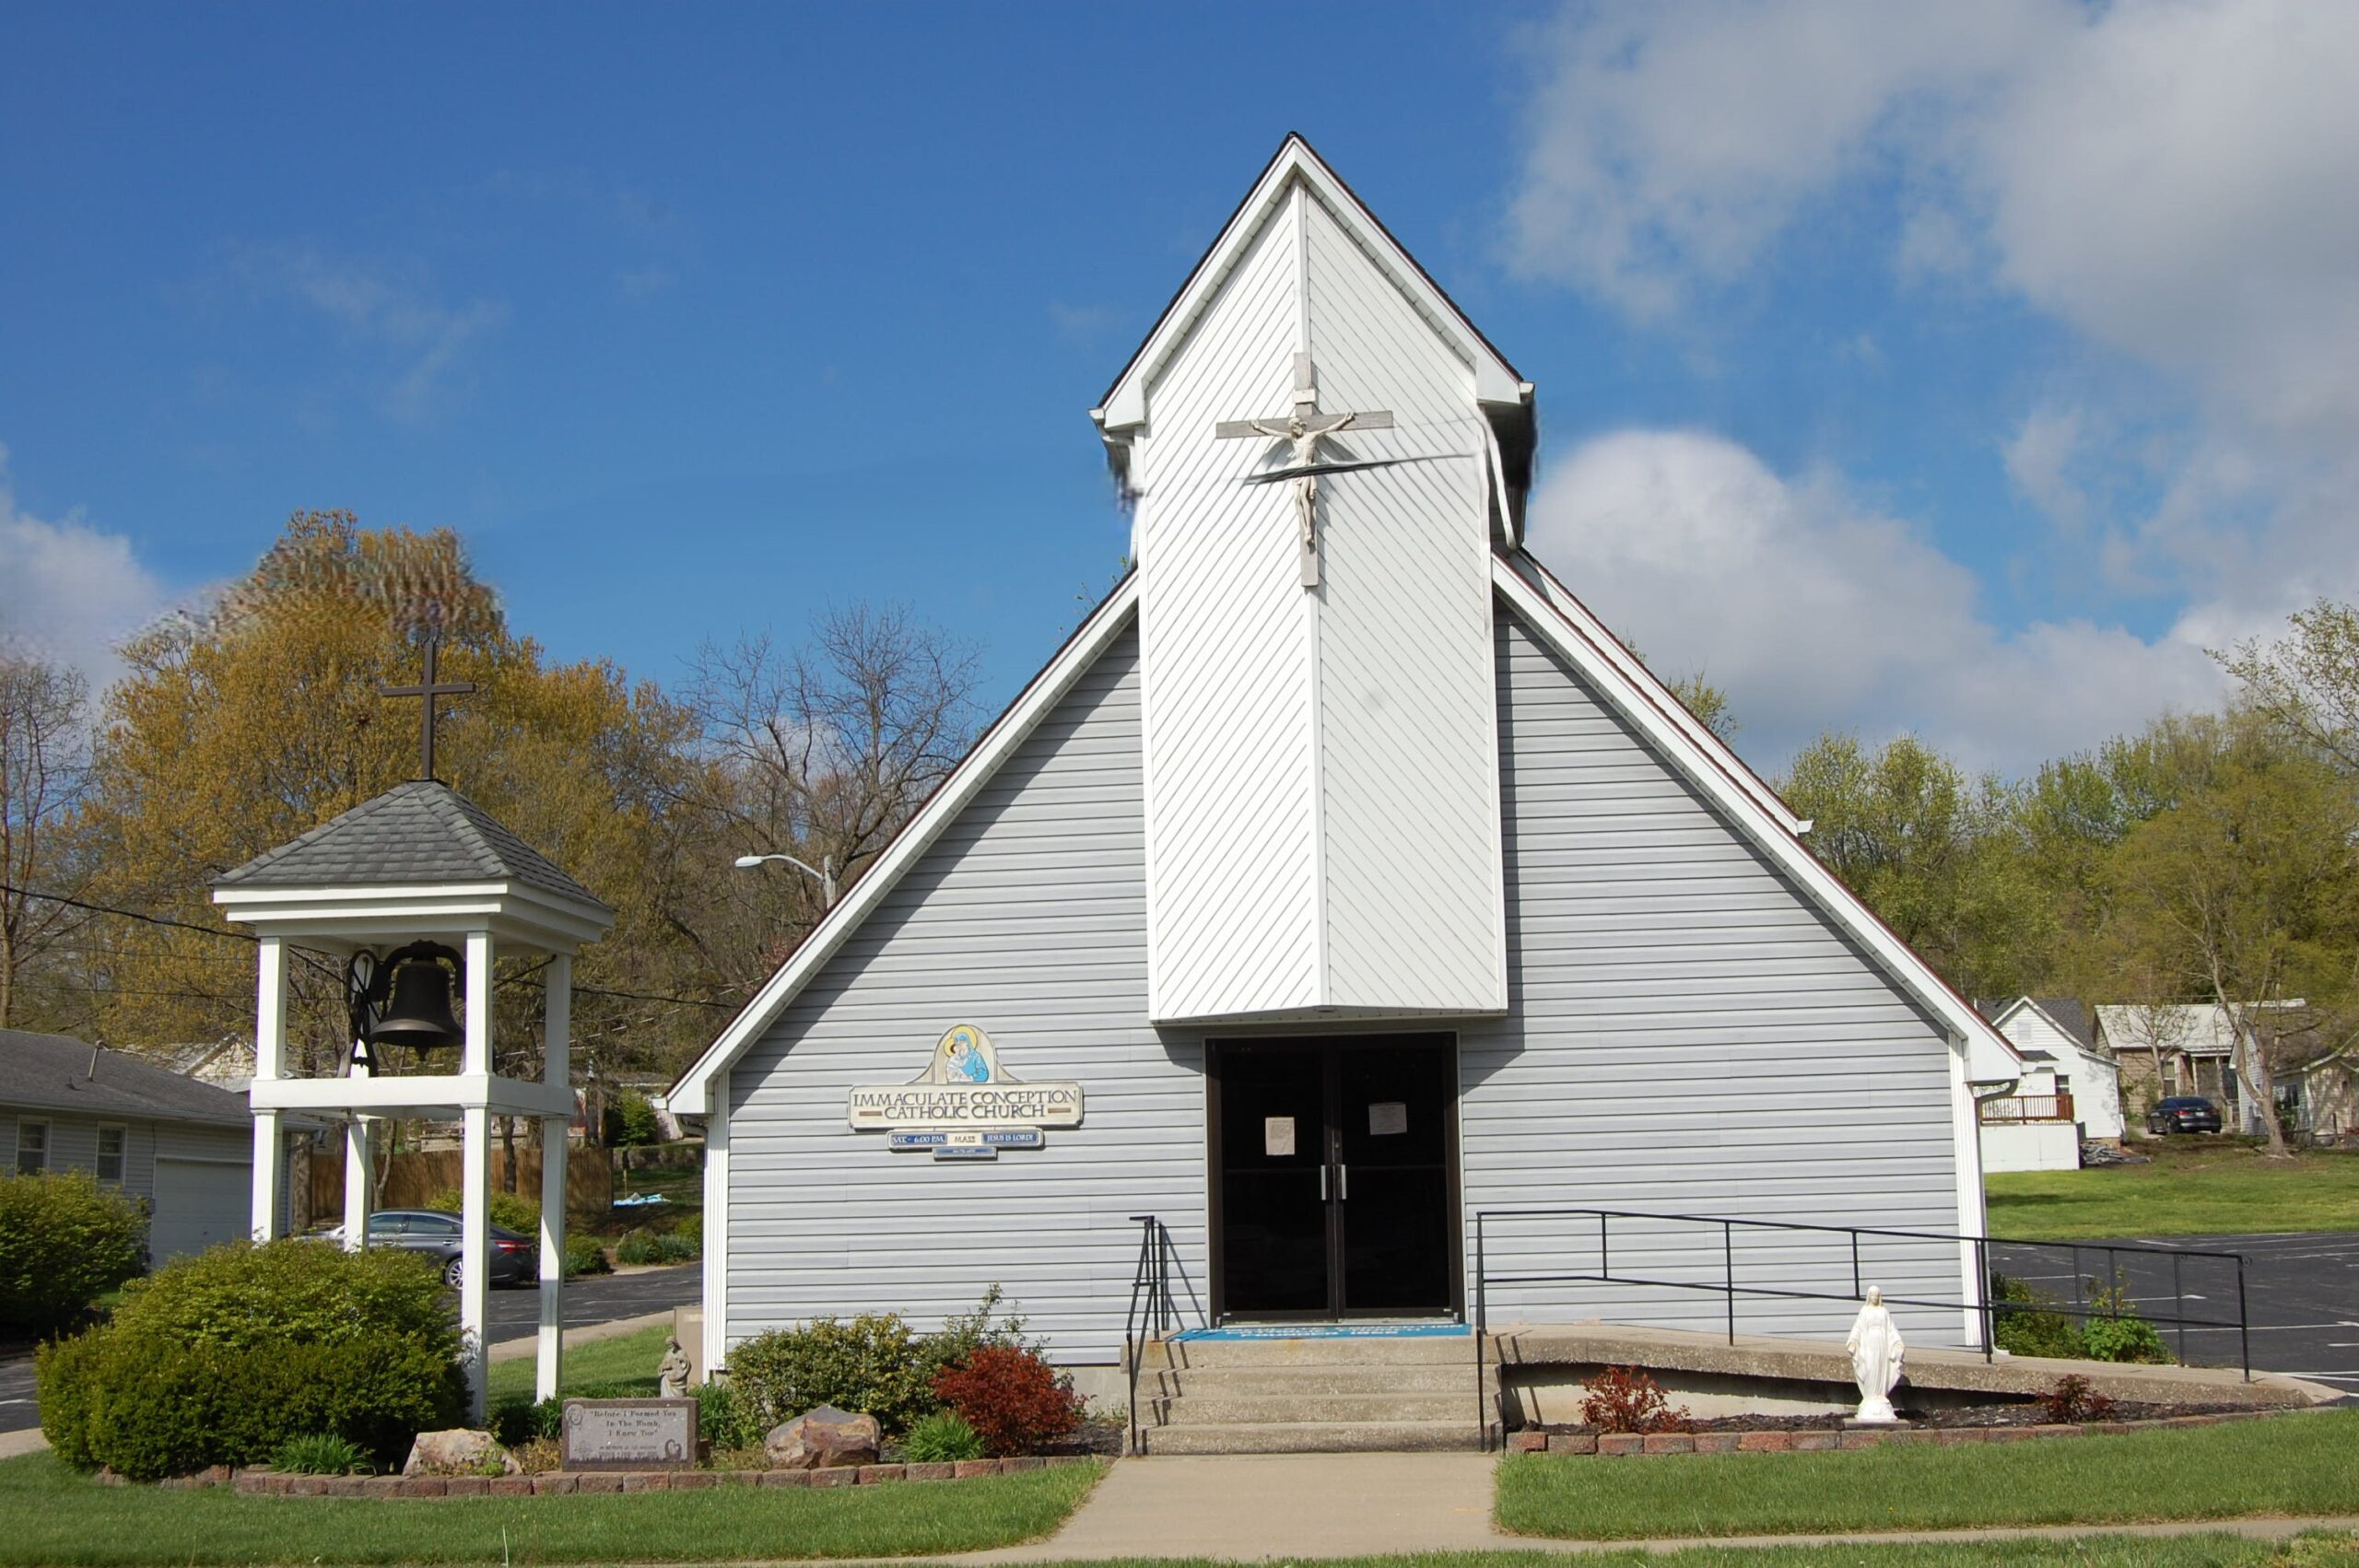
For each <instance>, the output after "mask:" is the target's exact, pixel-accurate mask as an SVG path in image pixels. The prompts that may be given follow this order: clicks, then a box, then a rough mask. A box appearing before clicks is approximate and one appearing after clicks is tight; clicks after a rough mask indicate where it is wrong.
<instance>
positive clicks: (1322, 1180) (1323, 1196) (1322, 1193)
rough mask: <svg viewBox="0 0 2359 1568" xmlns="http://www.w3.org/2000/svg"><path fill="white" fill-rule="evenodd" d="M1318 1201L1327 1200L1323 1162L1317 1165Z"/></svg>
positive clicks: (1325, 1167) (1325, 1171) (1325, 1168)
mask: <svg viewBox="0 0 2359 1568" xmlns="http://www.w3.org/2000/svg"><path fill="white" fill-rule="evenodd" d="M1319 1201H1320V1202H1321V1203H1324V1202H1326V1201H1327V1166H1326V1165H1325V1164H1324V1163H1321V1164H1320V1167H1319Z"/></svg>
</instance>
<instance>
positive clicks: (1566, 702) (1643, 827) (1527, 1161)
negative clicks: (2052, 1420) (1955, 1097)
mask: <svg viewBox="0 0 2359 1568" xmlns="http://www.w3.org/2000/svg"><path fill="white" fill-rule="evenodd" d="M1496 641H1497V654H1498V667H1499V692H1500V710H1499V746H1500V754H1501V766H1502V776H1501V790H1502V794H1503V824H1504V829H1505V848H1506V854H1507V890H1508V984H1509V991H1510V1012H1509V1014H1508V1017H1507V1018H1505V1019H1503V1020H1500V1021H1498V1022H1496V1023H1483V1024H1473V1025H1471V1026H1468V1027H1466V1028H1464V1029H1463V1030H1462V1031H1461V1073H1462V1077H1463V1083H1462V1099H1461V1113H1460V1114H1461V1137H1462V1141H1463V1146H1464V1154H1463V1164H1464V1173H1465V1195H1466V1206H1467V1208H1468V1210H1469V1211H1470V1212H1472V1211H1476V1210H1529V1209H1539V1208H1551V1207H1564V1208H1590V1209H1621V1210H1633V1211H1647V1212H1649V1213H1685V1214H1700V1215H1711V1216H1734V1217H1752V1218H1757V1219H1763V1220H1782V1221H1791V1222H1798V1223H1814V1224H1827V1225H1861V1226H1875V1227H1879V1228H1889V1229H1901V1230H1930V1231H1940V1232H1954V1231H1955V1230H1956V1229H1957V1225H1958V1211H1957V1187H1956V1178H1957V1173H1956V1166H1955V1159H1954V1149H1953V1147H1952V1141H1953V1136H1954V1134H1953V1123H1952V1120H1951V1097H1950V1095H1951V1088H1950V1077H1949V1051H1948V1046H1947V1043H1946V1039H1945V1036H1944V1035H1943V1033H1942V1030H1941V1028H1940V1027H1939V1026H1938V1025H1937V1024H1934V1023H1933V1022H1932V1021H1931V1019H1929V1018H1928V1017H1926V1016H1925V1015H1924V1014H1923V1013H1922V1012H1920V1011H1919V1009H1918V1008H1917V1007H1916V1006H1915V1005H1914V1004H1913V1003H1912V1002H1911V1001H1909V1000H1907V998H1906V997H1905V996H1903V995H1902V993H1901V992H1900V991H1899V990H1898V989H1896V988H1895V986H1894V985H1893V983H1892V982H1891V980H1890V979H1889V978H1887V977H1885V975H1884V973H1883V971H1882V970H1881V969H1880V968H1878V967H1877V966H1876V965H1874V964H1873V963H1872V962H1871V961H1870V960H1869V959H1868V957H1867V956H1866V954H1863V953H1862V952H1861V951H1860V949H1859V948H1858V947H1857V946H1856V945H1855V944H1854V943H1852V942H1850V941H1849V940H1848V938H1846V937H1845V936H1844V935H1843V934H1842V933H1841V932H1840V931H1838V930H1837V929H1836V928H1835V926H1834V925H1833V923H1832V922H1831V921H1830V920H1829V919H1827V918H1826V917H1825V915H1824V914H1823V913H1822V912H1821V911H1820V910H1818V908H1817V907H1815V906H1814V905H1813V904H1812V903H1811V902H1810V900H1809V899H1808V898H1807V897H1805V896H1804V895H1802V892H1801V891H1800V890H1799V889H1798V888H1796V887H1795V886H1794V885H1793V884H1792V883H1790V881H1789V880H1788V879H1787V878H1786V877H1785V876H1784V875H1782V874H1781V873H1780V872H1778V870H1777V869H1776V868H1775V867H1774V866H1772V865H1771V864H1770V863H1769V862H1768V861H1767V860H1766V859H1765V858H1764V857H1763V856H1762V855H1761V853H1760V852H1759V851H1758V850H1757V849H1756V848H1754V847H1753V846H1752V844H1751V843H1750V842H1749V841H1748V840H1747V839H1745V838H1744V837H1743V836H1742V835H1741V834H1740V833H1739V832H1738V831H1737V830H1736V828H1735V827H1734V826H1733V825H1731V824H1730V823H1729V822H1728V821H1727V820H1726V819H1724V818H1723V817H1722V816H1721V815H1719V813H1718V812H1717V811H1716V810H1715V809H1714V808H1713V807H1712V806H1711V805H1710V804H1709V803H1708V802H1706V801H1705V800H1704V799H1703V798H1702V797H1701V796H1700V795H1699V794H1697V793H1696V790H1694V789H1693V788H1692V787H1691V786H1689V785H1688V784H1687V783H1686V782H1685V781H1684V779H1683V778H1681V777H1680V776H1679V775H1678V774H1677V773H1676V772H1675V771H1674V770H1673V769H1672V767H1671V766H1669V765H1668V764H1667V763H1666V762H1664V761H1663V760H1662V759H1661V758H1660V757H1658V756H1657V755H1655V754H1654V753H1653V752H1652V750H1651V749H1650V748H1649V745H1648V743H1646V742H1645V741H1644V740H1643V739H1642V738H1641V737H1640V736H1639V735H1638V734H1637V733H1636V732H1635V731H1632V730H1631V729H1630V728H1629V727H1628V726H1627V725H1626V724H1625V722H1624V721H1623V720H1621V719H1620V717H1619V716H1618V715H1616V714H1614V712H1613V711H1612V710H1611V709H1609V708H1607V707H1606V706H1605V705H1604V704H1603V703H1602V701H1601V700H1600V699H1599V698H1598V696H1597V695H1596V694H1595V693H1594V692H1593V691H1591V690H1590V688H1589V687H1588V686H1587V685H1585V684H1584V683H1583V682H1582V680H1581V679H1580V678H1579V676H1578V675H1577V674H1576V673H1574V672H1573V671H1572V670H1571V669H1569V668H1568V667H1567V666H1566V665H1565V664H1564V663H1563V662H1562V661H1560V660H1558V659H1557V658H1556V657H1555V654H1553V653H1551V652H1549V651H1548V650H1547V649H1544V648H1543V646H1542V645H1541V644H1540V643H1539V642H1538V641H1537V640H1536V639H1535V638H1533V637H1532V635H1531V634H1530V632H1529V631H1528V630H1527V629H1526V628H1525V627H1524V626H1521V625H1520V624H1519V623H1518V622H1517V621H1516V620H1515V619H1514V617H1513V616H1512V615H1511V614H1507V613H1506V612H1504V611H1502V613H1501V614H1500V617H1499V625H1498V628H1497V633H1496ZM1609 1239H1610V1244H1611V1264H1612V1270H1613V1271H1614V1273H1616V1274H1630V1275H1643V1276H1649V1277H1652V1278H1657V1279H1662V1280H1672V1281H1690V1282H1696V1283H1711V1284H1717V1283H1719V1282H1720V1281H1721V1280H1722V1279H1723V1277H1724V1275H1725V1273H1726V1272H1727V1270H1729V1268H1730V1267H1731V1258H1732V1261H1733V1268H1734V1271H1735V1275H1736V1278H1737V1281H1738V1282H1739V1283H1752V1284H1756V1285H1761V1286H1766V1287H1773V1288H1787V1289H1799V1290H1820V1289H1828V1290H1848V1288H1849V1285H1850V1281H1851V1264H1850V1242H1849V1240H1848V1238H1845V1237H1840V1236H1834V1235H1825V1236H1818V1235H1809V1234H1806V1233H1805V1234H1793V1233H1778V1232H1755V1233H1748V1232H1747V1231H1746V1230H1744V1229H1743V1227H1737V1228H1735V1229H1733V1230H1732V1231H1731V1234H1730V1236H1729V1239H1728V1242H1727V1243H1726V1246H1725V1252H1724V1244H1723V1240H1722V1235H1721V1232H1720V1230H1719V1227H1718V1226H1717V1225H1700V1226H1699V1225H1689V1224H1672V1223H1648V1222H1642V1221H1615V1222H1613V1223H1612V1228H1611V1231H1610V1237H1609ZM1485 1251H1486V1258H1485V1262H1486V1263H1487V1265H1488V1267H1489V1269H1490V1270H1491V1271H1492V1272H1493V1273H1495V1274H1496V1273H1526V1274H1548V1273H1564V1272H1596V1271H1600V1268H1601V1259H1600V1256H1599V1243H1598V1236H1597V1225H1596V1222H1595V1221H1570V1220H1538V1219H1522V1220H1515V1219H1500V1220H1495V1221H1491V1222H1486V1223H1485ZM1472 1255H1473V1238H1472V1237H1471V1236H1470V1238H1469V1257H1470V1258H1471V1257H1472ZM1862 1263H1863V1269H1862V1272H1863V1274H1864V1276H1865V1278H1864V1281H1863V1282H1865V1283H1872V1284H1879V1285H1881V1286H1882V1287H1883V1288H1884V1291H1885V1293H1887V1294H1890V1295H1895V1296H1919V1297H1925V1298H1930V1299H1939V1300H1955V1299H1956V1298H1957V1296H1958V1293H1959V1291H1960V1287H1961V1284H1962V1283H1963V1281H1962V1280H1961V1276H1960V1271H1959V1262H1958V1250H1957V1247H1956V1246H1955V1245H1954V1244H1953V1243H1948V1242H1941V1241H1917V1240H1902V1239H1891V1238H1886V1239H1877V1240H1871V1241H1869V1242H1867V1243H1865V1244H1863V1250H1862ZM1490 1310H1491V1313H1492V1316H1493V1317H1494V1319H1495V1320H1516V1319H1522V1320H1527V1321H1548V1320H1563V1319H1565V1318H1568V1317H1603V1318H1606V1319H1608V1320H1609V1321H1614V1322H1632V1323H1649V1324H1654V1325H1658V1326H1661V1327H1666V1328H1696V1329H1705V1330H1716V1329H1720V1328H1725V1327H1726V1317H1725V1307H1724V1305H1723V1303H1722V1301H1721V1300H1720V1299H1719V1297H1717V1296H1713V1295H1708V1294H1704V1293H1697V1292H1688V1291H1681V1290H1672V1289H1645V1288H1637V1287H1630V1286H1608V1285H1600V1284H1593V1283H1555V1284H1540V1283H1532V1284H1525V1285H1509V1286H1504V1287H1501V1288H1499V1289H1498V1290H1496V1291H1495V1292H1494V1293H1492V1296H1491V1301H1490ZM1853 1310H1854V1309H1853V1308H1852V1307H1850V1306H1849V1305H1839V1304H1824V1305H1820V1304H1808V1303H1780V1302H1777V1301H1773V1300H1768V1299H1766V1298H1759V1299H1754V1300H1742V1299H1741V1300H1740V1302H1739V1304H1738V1308H1737V1312H1738V1321H1737V1326H1738V1328H1739V1330H1740V1331H1743V1332H1755V1333H1796V1334H1800V1333H1810V1334H1819V1335H1830V1334H1831V1335H1835V1336H1838V1337H1839V1336H1840V1335H1841V1333H1842V1332H1843V1331H1844V1329H1845V1328H1847V1327H1848V1323H1849V1320H1850V1317H1851V1316H1852V1312H1853ZM1899 1316H1900V1319H1901V1322H1902V1323H1903V1325H1904V1327H1905V1328H1906V1329H1907V1331H1909V1332H1911V1333H1912V1334H1915V1335H1917V1336H1919V1338H1921V1339H1923V1340H1926V1341H1927V1342H1938V1343H1956V1342H1957V1341H1958V1340H1959V1339H1960V1337H1961V1332H1962V1324H1961V1321H1960V1315H1959V1314H1958V1313H1957V1312H1955V1311H1925V1310H1917V1309H1904V1310H1902V1311H1901V1312H1900V1314H1899Z"/></svg>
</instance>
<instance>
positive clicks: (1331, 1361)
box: [1139, 1334, 1474, 1375]
mask: <svg viewBox="0 0 2359 1568" xmlns="http://www.w3.org/2000/svg"><path fill="white" fill-rule="evenodd" d="M1473 1365H1474V1340H1473V1336H1472V1335H1471V1334H1446V1335H1445V1334H1435V1335H1421V1336H1417V1337H1415V1338H1410V1339H1398V1340H1392V1339H1376V1338H1369V1339H1332V1340H1327V1339H1322V1340H1156V1341H1154V1342H1153V1343H1151V1344H1149V1345H1148V1346H1147V1347H1146V1348H1145V1349H1144V1351H1143V1352H1141V1353H1140V1356H1139V1366H1140V1368H1141V1369H1142V1370H1156V1369H1161V1368H1165V1367H1182V1368H1185V1367H1221V1366H1462V1367H1465V1368H1467V1369H1469V1372H1470V1375H1471V1372H1472V1369H1473Z"/></svg>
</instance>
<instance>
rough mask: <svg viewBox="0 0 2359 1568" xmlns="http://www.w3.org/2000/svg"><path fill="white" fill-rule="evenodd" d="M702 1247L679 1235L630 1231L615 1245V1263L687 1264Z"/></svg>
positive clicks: (696, 1255) (695, 1256)
mask: <svg viewBox="0 0 2359 1568" xmlns="http://www.w3.org/2000/svg"><path fill="white" fill-rule="evenodd" d="M702 1251H703V1247H702V1246H700V1245H699V1244H698V1242H695V1241H692V1240H690V1239H688V1238H687V1237H686V1236H683V1235H679V1234H678V1233H677V1232H675V1233H673V1234H672V1235H654V1234H653V1233H651V1232H649V1231H632V1232H630V1233H629V1234H628V1235H625V1236H624V1237H623V1239H622V1240H620V1241H618V1242H616V1244H615V1261H616V1262H617V1263H634V1264H637V1263H687V1262H689V1261H690V1260H692V1259H694V1258H697V1257H698V1255H699V1254H700V1253H701V1252H702Z"/></svg>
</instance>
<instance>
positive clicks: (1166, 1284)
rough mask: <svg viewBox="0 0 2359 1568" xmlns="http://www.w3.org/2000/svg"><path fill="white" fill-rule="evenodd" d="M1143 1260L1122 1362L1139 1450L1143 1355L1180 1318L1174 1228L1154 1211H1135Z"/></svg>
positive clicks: (1134, 1280)
mask: <svg viewBox="0 0 2359 1568" xmlns="http://www.w3.org/2000/svg"><path fill="white" fill-rule="evenodd" d="M1131 1223H1133V1224H1135V1225H1137V1226H1138V1227H1139V1260H1138V1264H1137V1267H1135V1268H1134V1269H1133V1270H1132V1271H1131V1305H1130V1310H1129V1311H1127V1312H1125V1313H1124V1314H1123V1315H1122V1363H1123V1365H1124V1366H1125V1367H1126V1368H1127V1369H1128V1371H1129V1374H1130V1380H1131V1404H1130V1422H1131V1445H1130V1451H1131V1452H1132V1453H1133V1454H1135V1453H1137V1452H1138V1451H1139V1355H1140V1352H1143V1351H1144V1350H1145V1348H1146V1346H1147V1344H1148V1343H1149V1342H1150V1341H1151V1340H1153V1339H1154V1338H1155V1337H1156V1336H1157V1335H1160V1334H1161V1333H1162V1332H1163V1330H1164V1328H1165V1327H1166V1326H1167V1325H1168V1324H1170V1323H1174V1322H1177V1321H1178V1318H1179V1314H1178V1309H1177V1307H1176V1306H1175V1305H1174V1304H1173V1302H1172V1299H1171V1232H1170V1230H1169V1228H1168V1226H1166V1225H1165V1224H1164V1223H1163V1222H1162V1221H1161V1220H1159V1219H1157V1218H1156V1217H1155V1216H1154V1215H1153V1214H1133V1215H1132V1216H1131Z"/></svg>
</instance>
